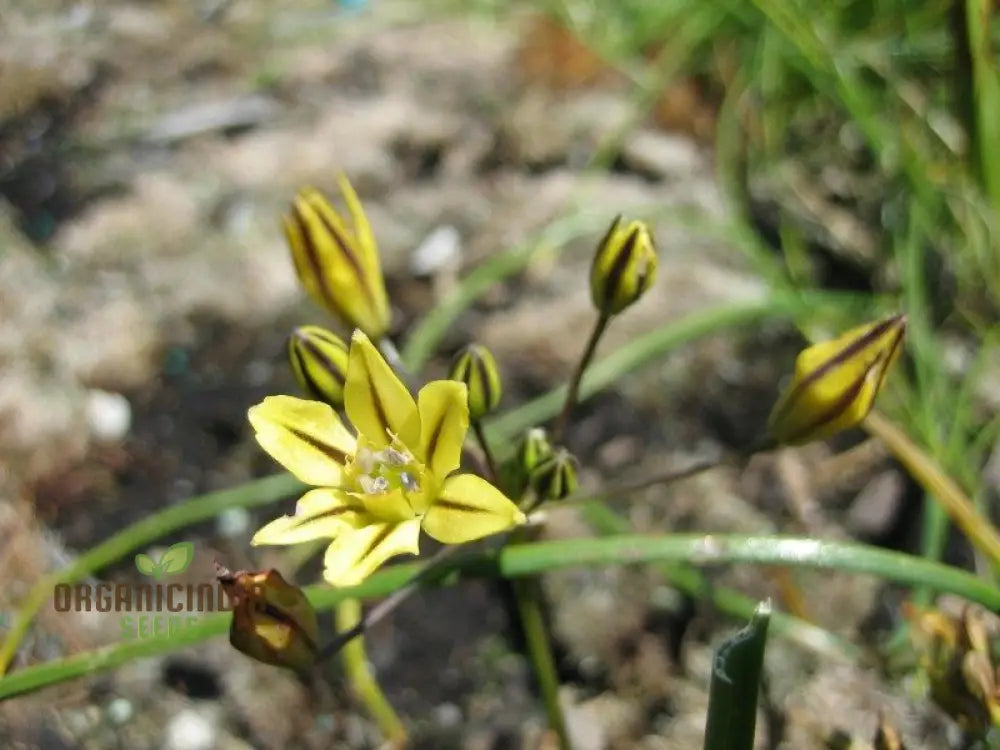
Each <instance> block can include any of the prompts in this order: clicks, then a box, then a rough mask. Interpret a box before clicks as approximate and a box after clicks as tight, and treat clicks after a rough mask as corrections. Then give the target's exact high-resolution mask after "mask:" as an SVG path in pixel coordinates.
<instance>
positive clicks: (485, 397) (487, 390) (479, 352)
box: [448, 344, 502, 419]
mask: <svg viewBox="0 0 1000 750" xmlns="http://www.w3.org/2000/svg"><path fill="white" fill-rule="evenodd" d="M448 377H449V378H450V379H451V380H457V381H458V382H460V383H465V385H466V388H468V391H469V418H470V419H481V418H482V417H484V416H485V415H487V414H489V413H490V412H491V411H493V410H494V409H496V408H497V406H499V404H500V396H501V393H502V390H501V386H500V371H499V370H498V369H497V362H496V360H495V359H493V355H492V354H490V350H489V349H487V348H486V347H485V346H480V345H479V344H469V345H468V346H466V347H465V348H463V349H462V350H461V351H459V352H458V354H456V355H455V359H454V360H452V363H451V372H450V374H449V375H448Z"/></svg>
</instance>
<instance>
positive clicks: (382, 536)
mask: <svg viewBox="0 0 1000 750" xmlns="http://www.w3.org/2000/svg"><path fill="white" fill-rule="evenodd" d="M395 528H396V527H395V526H394V525H393V524H386V526H385V528H384V529H382V530H381V531H380V532H379V533H378V534H376V535H375V538H374V539H372V541H371V543H370V544H369V545H368V549H366V550H365V551H364V552H363V553H362V554H361V555H359V556H358V559H357V562H361V561H362V560H364V559H366V558H367V557H368V556H369V555H371V553H372V552H374V551H375V550H376V549H377V548H378V546H379V545H380V544H382V542H384V541H385V540H386V539H388V538H389V534H391V533H392V532H393V530H394V529H395Z"/></svg>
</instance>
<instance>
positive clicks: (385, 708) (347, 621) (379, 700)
mask: <svg viewBox="0 0 1000 750" xmlns="http://www.w3.org/2000/svg"><path fill="white" fill-rule="evenodd" d="M361 619H362V613H361V601H360V600H359V599H344V600H343V601H342V602H340V604H338V605H337V614H336V622H337V628H338V629H339V630H346V629H348V628H352V627H354V626H355V625H356V624H357V623H359V622H361ZM341 656H342V661H343V664H344V671H345V672H346V673H347V679H348V680H349V681H350V684H351V688H352V689H353V691H354V693H355V695H356V696H357V698H358V700H360V701H361V702H362V703H363V704H364V706H365V708H366V709H367V710H368V713H369V714H371V717H372V718H373V719H374V720H375V723H376V724H378V728H379V730H381V732H382V734H383V736H384V737H385V738H386V739H388V740H389V741H390V742H393V743H397V744H401V743H403V742H405V741H406V730H405V729H404V728H403V722H401V721H400V720H399V716H398V715H397V714H396V711H395V710H394V709H393V707H392V704H391V703H389V700H388V698H386V697H385V693H383V692H382V688H381V687H380V686H379V684H378V680H376V679H375V675H374V674H372V670H371V665H370V664H369V662H368V654H367V653H366V652H365V641H364V638H355V639H354V640H353V641H352V642H351V643H349V644H347V645H346V646H345V647H344V651H343V654H342V655H341Z"/></svg>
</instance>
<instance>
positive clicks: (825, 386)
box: [768, 315, 906, 445]
mask: <svg viewBox="0 0 1000 750" xmlns="http://www.w3.org/2000/svg"><path fill="white" fill-rule="evenodd" d="M905 332H906V316H904V315H894V316H892V317H891V318H886V319H885V320H882V321H879V322H878V323H870V324H868V325H863V326H858V327H857V328H853V329H851V330H850V331H848V332H847V333H845V334H844V335H842V336H840V337H839V338H836V339H834V340H832V341H824V342H822V343H820V344H815V345H814V346H810V347H809V348H808V349H806V350H804V351H803V352H801V353H800V354H799V356H798V357H797V358H796V360H795V375H794V377H793V378H792V382H791V383H790V384H789V386H788V387H787V388H786V389H785V391H784V392H783V393H782V395H781V397H780V398H779V399H778V402H777V404H776V405H775V407H774V409H773V411H772V412H771V416H770V419H769V420H768V429H769V431H770V433H771V437H773V438H774V439H775V440H776V441H777V442H778V443H785V444H790V445H794V444H800V443H808V442H810V441H812V440H817V439H820V438H824V437H829V436H830V435H833V434H835V433H837V432H840V431H842V430H846V429H848V428H850V427H853V426H855V425H856V424H858V423H859V422H861V420H862V419H864V418H865V417H866V416H868V412H870V411H871V408H872V405H873V404H874V402H875V397H876V396H877V395H878V393H879V391H880V390H881V388H882V384H883V382H885V376H886V373H887V372H888V370H889V368H890V367H891V366H892V363H893V362H895V361H896V358H897V357H898V356H899V352H900V350H901V348H902V347H901V344H902V341H903V335H904V334H905Z"/></svg>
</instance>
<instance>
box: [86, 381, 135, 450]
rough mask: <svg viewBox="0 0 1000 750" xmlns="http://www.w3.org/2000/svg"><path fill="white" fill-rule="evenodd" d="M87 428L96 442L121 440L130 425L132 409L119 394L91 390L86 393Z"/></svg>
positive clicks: (126, 400)
mask: <svg viewBox="0 0 1000 750" xmlns="http://www.w3.org/2000/svg"><path fill="white" fill-rule="evenodd" d="M86 408H87V426H88V427H90V432H91V434H92V435H93V436H94V437H95V438H96V439H98V440H106V441H109V442H111V441H115V440H121V439H122V438H123V437H125V435H126V434H128V431H129V427H131V425H132V407H131V405H130V404H129V402H128V399H127V398H125V397H124V396H123V395H121V394H120V393H110V392H108V391H101V390H96V389H95V390H92V391H89V392H88V393H87V407H86Z"/></svg>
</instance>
